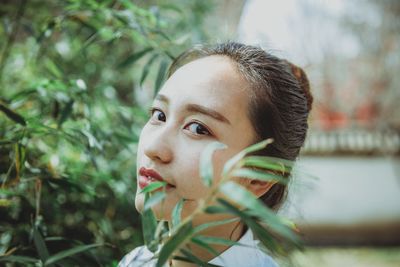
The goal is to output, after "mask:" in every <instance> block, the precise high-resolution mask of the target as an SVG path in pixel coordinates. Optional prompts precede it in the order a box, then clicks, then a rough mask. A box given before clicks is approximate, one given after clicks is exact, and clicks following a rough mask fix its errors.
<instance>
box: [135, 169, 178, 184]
mask: <svg viewBox="0 0 400 267" xmlns="http://www.w3.org/2000/svg"><path fill="white" fill-rule="evenodd" d="M158 181H159V182H166V181H165V180H164V178H163V177H162V176H161V175H160V174H158V173H157V172H156V171H155V170H153V169H146V168H145V167H141V168H140V169H139V177H138V182H139V187H140V189H143V188H145V187H146V186H148V185H149V184H151V183H154V182H158ZM165 187H166V189H169V188H174V187H175V186H174V185H172V184H169V183H167V185H166V186H165ZM160 189H162V188H160Z"/></svg>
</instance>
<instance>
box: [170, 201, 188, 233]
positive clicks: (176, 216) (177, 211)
mask: <svg viewBox="0 0 400 267" xmlns="http://www.w3.org/2000/svg"><path fill="white" fill-rule="evenodd" d="M184 202H185V199H184V198H181V199H180V200H179V201H178V203H176V205H175V207H174V209H173V210H172V228H174V227H176V226H178V225H179V224H180V223H181V214H182V208H183V203H184Z"/></svg>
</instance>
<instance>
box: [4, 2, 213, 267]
mask: <svg viewBox="0 0 400 267" xmlns="http://www.w3.org/2000/svg"><path fill="white" fill-rule="evenodd" d="M212 7H213V3H212V2H211V0H208V1H200V0H199V1H183V0H175V1H129V0H113V1H110V0H109V1H107V0H105V1H94V0H68V1H50V0H45V1H39V0H32V1H27V0H21V1H11V0H8V1H2V3H1V4H0V21H1V26H0V49H1V50H0V52H1V54H0V265H1V264H3V263H4V262H6V263H7V266H27V265H34V264H39V265H41V264H44V263H46V265H49V266H51V265H52V266H71V265H75V266H76V265H78V266H115V265H116V264H117V262H118V260H119V259H120V258H121V257H122V256H123V254H125V253H126V252H128V251H129V250H131V249H133V248H134V247H136V246H138V245H140V244H142V242H143V240H142V233H141V228H140V220H139V217H138V214H137V213H136V211H135V209H134V192H135V190H136V188H135V187H136V183H135V172H136V166H135V163H136V154H135V151H136V146H137V141H138V135H139V132H140V129H141V126H142V125H143V123H144V122H145V121H146V119H147V112H146V111H144V110H143V108H142V105H139V103H138V101H137V97H136V96H137V95H138V93H139V94H142V95H143V94H144V95H150V96H151V95H153V94H154V92H156V91H157V90H158V88H159V87H160V85H161V84H162V81H163V79H164V77H165V71H166V69H167V66H168V64H169V63H170V62H171V60H172V59H173V58H174V57H175V56H177V55H178V54H179V52H181V51H183V50H184V49H185V48H187V47H189V46H191V45H192V44H193V43H194V42H202V41H206V40H207V38H208V37H207V35H206V34H205V31H204V30H203V28H202V23H203V20H204V18H205V15H206V14H207V13H208V12H209V11H210V10H212Z"/></svg>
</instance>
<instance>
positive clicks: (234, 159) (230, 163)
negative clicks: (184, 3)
mask: <svg viewBox="0 0 400 267" xmlns="http://www.w3.org/2000/svg"><path fill="white" fill-rule="evenodd" d="M270 143H272V139H266V140H264V141H261V142H259V143H257V144H254V145H251V146H249V147H247V148H245V149H243V150H242V151H240V152H239V153H237V154H236V155H235V156H233V157H232V158H231V159H230V160H228V161H227V162H226V163H225V165H224V169H223V172H222V173H223V174H224V175H227V174H228V173H229V171H230V170H232V169H233V167H234V166H235V165H236V164H237V163H238V162H239V161H240V160H241V159H243V158H244V157H245V156H246V155H247V154H249V153H252V152H254V151H257V150H260V149H263V148H264V147H266V146H267V145H268V144H270Z"/></svg>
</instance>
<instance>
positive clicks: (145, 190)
mask: <svg viewBox="0 0 400 267" xmlns="http://www.w3.org/2000/svg"><path fill="white" fill-rule="evenodd" d="M166 185H167V183H166V182H161V181H157V182H153V183H150V184H149V185H147V186H146V187H145V188H143V189H142V191H140V193H150V192H152V191H154V190H157V189H159V188H161V187H164V186H166Z"/></svg>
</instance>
